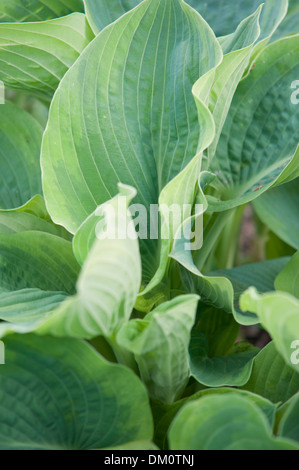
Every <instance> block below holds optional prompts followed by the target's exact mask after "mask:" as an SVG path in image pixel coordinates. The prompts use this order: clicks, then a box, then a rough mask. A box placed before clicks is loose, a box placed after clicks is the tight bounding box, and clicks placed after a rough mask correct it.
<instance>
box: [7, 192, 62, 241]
mask: <svg viewBox="0 0 299 470" xmlns="http://www.w3.org/2000/svg"><path fill="white" fill-rule="evenodd" d="M27 231H31V232H32V231H34V232H36V231H38V232H46V233H51V234H52V235H57V236H59V237H62V238H65V239H66V240H70V239H71V235H70V234H69V233H68V232H67V231H66V230H65V229H64V228H63V227H61V226H58V225H55V224H53V222H52V221H51V219H50V216H49V214H48V212H47V209H46V206H45V201H44V199H43V198H42V196H40V195H38V194H37V195H36V196H34V197H33V198H31V199H30V200H29V201H28V202H26V203H25V204H24V205H23V206H20V207H17V208H16V209H0V233H17V232H27Z"/></svg>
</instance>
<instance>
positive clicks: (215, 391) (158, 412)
mask: <svg viewBox="0 0 299 470" xmlns="http://www.w3.org/2000/svg"><path fill="white" fill-rule="evenodd" d="M232 391H233V392H234V395H235V396H237V397H238V396H241V397H245V398H246V399H247V400H249V401H251V402H252V403H253V404H255V405H256V406H258V407H259V408H260V410H261V411H262V412H263V414H265V416H266V417H267V420H268V422H269V424H270V426H271V427H272V426H273V425H274V420H275V412H276V409H277V406H276V405H274V404H273V403H271V402H270V401H269V400H266V399H265V398H263V397H261V396H259V395H255V394H253V393H251V392H247V391H245V390H238V389H235V390H233V389H231V388H228V387H225V388H207V389H205V390H201V391H199V392H197V393H195V394H193V395H191V396H189V397H187V398H183V399H182V400H179V401H177V402H175V403H173V404H172V405H163V404H161V403H158V402H153V403H152V410H153V416H154V422H155V442H156V443H157V444H158V446H159V447H160V448H161V449H165V448H167V447H168V445H167V432H168V429H169V427H170V425H171V423H172V421H173V419H174V418H175V416H176V415H177V414H178V412H179V411H180V409H181V408H182V407H183V406H184V405H186V404H188V403H190V402H193V401H196V400H198V399H200V398H203V397H206V396H210V395H223V394H227V393H228V394H231V393H232Z"/></svg>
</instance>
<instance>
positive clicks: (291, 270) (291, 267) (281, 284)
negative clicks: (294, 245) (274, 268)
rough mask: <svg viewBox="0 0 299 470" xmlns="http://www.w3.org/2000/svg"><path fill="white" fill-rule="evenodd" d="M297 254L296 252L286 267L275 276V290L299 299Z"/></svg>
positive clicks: (298, 260) (298, 256)
mask: <svg viewBox="0 0 299 470" xmlns="http://www.w3.org/2000/svg"><path fill="white" fill-rule="evenodd" d="M298 281H299V252H297V253H296V254H295V255H294V256H293V258H292V259H291V261H290V262H289V263H288V264H287V266H286V267H285V268H284V269H283V270H282V271H281V273H280V274H279V275H278V276H277V278H276V281H275V288H276V290H282V291H284V292H288V293H289V294H291V295H294V296H295V297H297V299H299V282H298Z"/></svg>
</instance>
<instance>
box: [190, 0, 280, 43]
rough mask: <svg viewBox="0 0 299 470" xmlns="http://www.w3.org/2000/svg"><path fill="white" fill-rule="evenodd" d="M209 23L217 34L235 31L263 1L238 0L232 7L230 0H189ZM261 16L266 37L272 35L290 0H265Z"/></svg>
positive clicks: (223, 34) (263, 33) (263, 34)
mask: <svg viewBox="0 0 299 470" xmlns="http://www.w3.org/2000/svg"><path fill="white" fill-rule="evenodd" d="M187 3H189V4H190V5H191V6H192V7H193V8H195V9H196V10H197V11H198V12H199V13H200V14H201V15H202V16H203V17H204V19H205V20H206V21H207V22H208V23H209V25H210V26H211V27H212V29H213V31H214V32H215V34H216V36H225V35H227V34H230V33H232V32H233V31H234V29H235V28H236V27H237V25H238V24H239V23H240V22H241V21H242V20H243V19H244V18H246V17H247V16H249V15H251V14H252V13H253V12H254V11H255V10H256V9H257V7H258V6H259V5H260V4H261V3H262V2H261V1H260V0H252V1H250V2H249V1H248V0H238V1H237V2H236V4H234V6H233V7H232V3H231V2H230V1H228V0H209V1H208V2H203V1H201V0H188V2H187ZM263 3H264V7H263V13H262V17H261V29H262V36H261V39H264V38H266V37H268V36H269V35H271V34H272V33H273V31H275V29H276V28H277V26H278V25H279V23H280V22H281V21H282V19H283V18H284V16H285V14H286V11H287V6H288V2H287V0H265V1H264V2H263Z"/></svg>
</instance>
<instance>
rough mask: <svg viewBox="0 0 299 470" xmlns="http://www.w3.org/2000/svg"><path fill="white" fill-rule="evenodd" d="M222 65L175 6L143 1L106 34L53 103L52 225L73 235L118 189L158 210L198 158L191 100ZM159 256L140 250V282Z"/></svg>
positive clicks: (199, 28)
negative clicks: (126, 188) (197, 85)
mask: <svg viewBox="0 0 299 470" xmlns="http://www.w3.org/2000/svg"><path fill="white" fill-rule="evenodd" d="M145 31H147V32H149V34H147V33H145ZM221 57H222V52H221V48H220V46H219V44H218V42H217V41H216V38H215V36H214V34H213V32H212V31H211V30H210V28H209V27H208V26H207V24H206V23H205V22H204V21H203V20H202V19H201V17H200V16H199V15H198V14H197V13H196V12H194V10H192V9H191V8H190V7H188V6H187V5H186V4H185V3H184V2H182V1H181V0H163V1H162V0H146V1H144V2H143V3H142V4H140V5H139V6H138V7H137V8H135V9H134V10H132V11H131V12H129V13H128V14H127V15H125V16H122V17H121V18H120V19H119V20H118V21H116V22H115V23H113V24H111V25H110V26H108V27H107V28H105V29H104V30H103V31H102V32H101V33H100V34H99V35H98V36H97V37H96V38H95V39H94V41H93V42H92V43H91V44H90V46H89V47H88V48H87V49H86V50H85V51H84V52H83V53H82V54H81V56H80V58H79V59H78V61H77V62H76V64H74V66H73V67H72V68H71V69H70V71H69V72H68V73H67V74H66V75H65V77H64V79H63V80H62V82H61V84H60V87H59V89H58V91H57V93H56V95H55V97H54V100H53V102H52V106H51V111H50V118H49V123H48V127H47V130H46V132H45V135H44V141H43V148H42V167H43V174H44V179H43V186H44V193H45V198H46V201H47V207H48V208H49V211H50V214H51V217H52V218H53V220H54V221H55V222H56V223H59V224H62V225H64V226H65V227H68V230H70V231H71V232H72V233H74V232H75V231H76V230H77V229H78V227H79V226H80V225H81V223H82V222H83V221H84V220H85V219H86V218H87V217H88V216H89V215H90V214H91V213H92V212H93V211H94V210H95V209H96V207H97V206H98V205H100V204H102V203H103V202H105V201H107V200H108V199H110V198H111V197H112V196H113V195H115V192H116V187H117V183H118V182H119V181H120V180H121V181H122V182H123V183H125V184H128V185H131V186H133V187H135V188H136V189H137V191H138V196H137V199H136V203H141V204H143V205H144V206H145V207H146V209H147V210H149V206H150V204H157V203H158V197H159V194H160V192H161V190H162V189H163V188H164V187H165V185H166V184H167V183H168V182H169V181H171V180H172V179H173V178H174V177H175V176H176V175H177V174H178V173H179V172H180V171H181V170H182V169H184V168H185V167H186V166H187V164H188V163H190V162H191V160H192V159H193V158H194V156H195V155H196V154H197V147H198V141H199V137H200V128H199V126H198V114H197V108H196V105H195V103H194V100H193V96H192V92H191V90H192V86H193V84H194V82H195V81H196V80H197V79H198V78H199V77H200V76H202V75H204V74H205V73H207V72H208V71H209V70H210V69H212V68H214V67H215V65H216V64H218V63H219V62H220V60H221ZM107 71H109V73H107ZM178 116H179V119H178ZM141 123H142V124H141ZM194 191H195V188H194ZM158 248H159V247H158V244H157V242H156V240H150V241H148V242H145V241H144V242H143V243H142V244H141V251H142V253H146V257H147V266H146V267H144V275H145V277H146V278H147V280H149V279H150V278H151V277H152V275H153V274H154V272H155V270H156V269H157V265H158V262H159V261H158V256H159V254H158Z"/></svg>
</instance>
